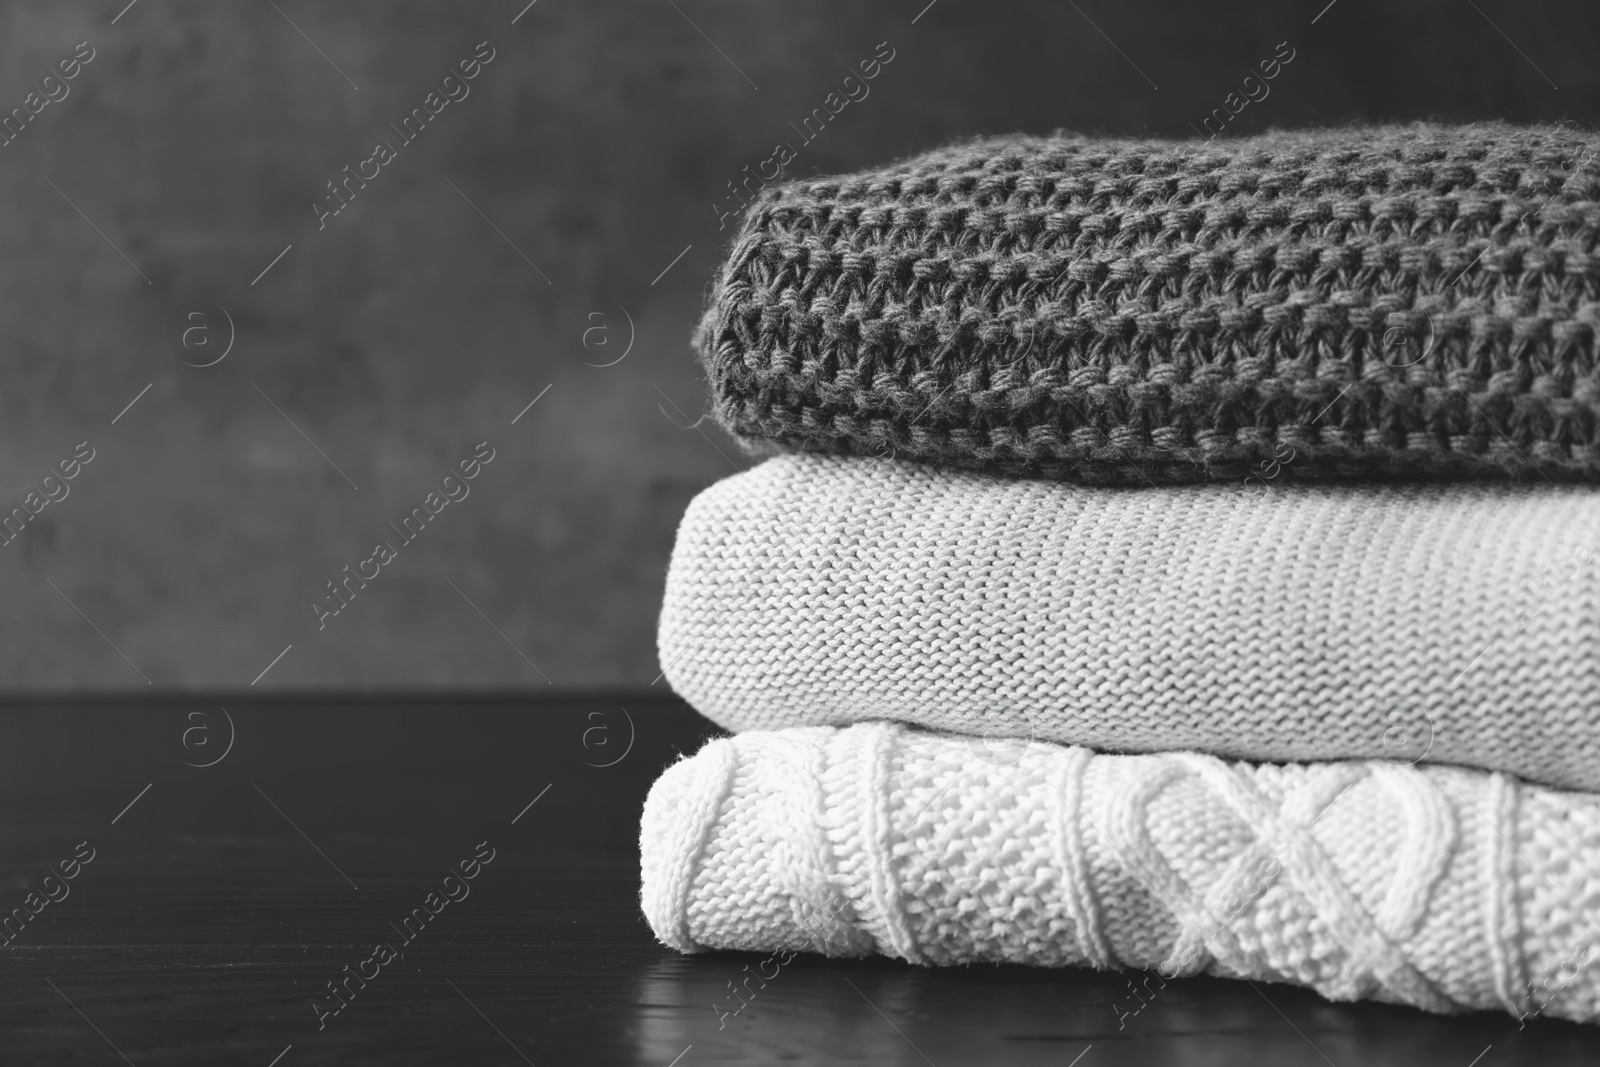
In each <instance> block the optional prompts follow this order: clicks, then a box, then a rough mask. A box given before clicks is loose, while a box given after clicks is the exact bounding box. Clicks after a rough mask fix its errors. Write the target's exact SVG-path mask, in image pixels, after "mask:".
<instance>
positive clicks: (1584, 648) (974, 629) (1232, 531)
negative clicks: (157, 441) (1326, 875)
mask: <svg viewBox="0 0 1600 1067" xmlns="http://www.w3.org/2000/svg"><path fill="white" fill-rule="evenodd" d="M1597 605H1600V492H1597V491H1596V490H1595V489H1594V488H1592V487H1587V486H1560V487H1552V486H1547V485H1544V484H1543V483H1540V484H1539V485H1537V486H1511V485H1504V484H1495V483H1474V484H1463V485H1437V484H1429V485H1391V486H1343V485H1326V484H1322V485H1309V484H1308V485H1292V486H1287V487H1284V488H1282V489H1279V490H1274V491H1272V492H1270V493H1267V494H1263V495H1262V496H1260V497H1259V498H1258V497H1255V496H1248V495H1245V494H1243V493H1241V492H1239V491H1237V490H1230V489H1228V488H1225V487H1222V486H1185V487H1163V488H1154V489H1153V488H1148V487H1147V488H1145V489H1142V490H1130V489H1121V488H1097V487H1085V486H1079V485H1069V484H1062V483H1053V482H1048V481H1038V480H1016V479H1001V478H993V477H984V476H979V475H973V474H965V473H954V472H941V471H937V470H934V469H933V468H930V467H928V466H926V465H923V464H910V463H901V462H896V461H892V460H872V459H863V458H859V457H855V458H847V457H826V456H815V455H790V456H783V457H779V458H776V459H772V460H768V461H767V462H765V463H763V464H761V465H760V466H758V467H756V468H754V469H752V470H750V471H747V472H745V473H742V474H739V475H735V476H733V477H730V478H728V479H726V480H724V481H722V482H720V483H718V484H716V485H713V486H712V487H710V488H709V489H707V490H705V491H704V492H703V493H701V494H700V495H699V496H698V497H696V498H695V500H694V501H693V502H692V503H691V504H690V506H689V508H688V510H687V512H686V514H685V515H684V518H683V522H682V525H681V526H680V528H679V531H678V538H677V544H676V546H675V547H674V550H673V555H672V562H671V566H670V568H669V570H668V573H667V581H666V594H665V599H664V602H663V606H662V612H661V622H660V631H659V651H660V656H661V663H662V665H663V667H664V668H665V669H666V676H667V679H668V680H669V681H670V683H671V685H672V687H673V689H674V690H676V691H677V692H678V693H679V694H680V695H681V696H683V697H684V698H685V699H686V700H688V701H689V703H690V704H692V705H693V706H694V707H695V708H696V709H697V710H698V711H700V712H701V713H702V714H704V715H706V716H707V717H709V718H711V719H712V720H714V721H716V722H717V723H718V724H720V725H722V726H724V727H726V728H728V729H731V730H748V729H773V728H781V727H787V726H803V725H820V724H845V723H851V722H862V721H867V720H874V719H884V720H891V721H897V722H905V723H915V724H918V725H921V726H925V727H928V728H930V729H938V730H949V731H952V732H956V733H961V734H967V735H972V736H974V738H975V740H974V744H982V742H979V741H977V740H976V738H978V737H983V736H986V735H989V736H993V735H1002V734H1011V735H1013V736H1017V737H1021V738H1026V737H1029V736H1032V737H1037V738H1040V739H1043V740H1049V741H1056V742H1061V743H1065V744H1081V745H1086V746H1089V747H1091V748H1095V749H1098V750H1101V751H1124V752H1126V751H1138V752H1156V751H1163V750H1175V749H1196V750H1199V751H1203V752H1210V753H1212V754H1215V755H1220V756H1229V757H1237V758H1243V759H1253V760H1268V761H1283V760H1329V759H1349V758H1365V759H1371V758H1386V759H1396V760H1400V761H1404V762H1409V761H1414V760H1418V759H1425V760H1427V761H1430V762H1432V761H1438V762H1445V763H1456V764H1461V765H1465V766H1470V767H1478V768H1482V769H1485V770H1499V771H1505V772H1509V773H1513V774H1517V775H1519V776H1521V777H1523V778H1525V779H1528V780H1530V781H1535V782H1542V783H1545V784H1550V785H1557V786H1561V787H1564V788H1576V789H1586V790H1593V791H1600V717H1597V716H1596V715H1595V710H1594V709H1595V705H1596V699H1597V692H1600V689H1597V686H1600V643H1597V641H1596V632H1597V631H1596V626H1597V624H1600V608H1597ZM1419 817H1420V816H1419Z"/></svg>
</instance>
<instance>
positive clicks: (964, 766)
mask: <svg viewBox="0 0 1600 1067" xmlns="http://www.w3.org/2000/svg"><path fill="white" fill-rule="evenodd" d="M1597 145H1600V139H1597V138H1595V137H1593V136H1590V135H1587V134H1584V133H1582V132H1581V131H1578V130H1575V129H1571V128H1565V127H1546V128H1533V129H1527V128H1513V127H1508V126H1502V125H1483V126H1470V127H1461V128H1441V127H1437V126H1413V127H1405V128H1382V129H1347V130H1335V131H1330V130H1324V131H1315V132H1296V133H1272V134H1268V135H1266V136H1262V137H1257V138H1253V139H1245V140H1234V141H1229V142H1211V143H1206V142H1198V141H1190V142H1166V141H1150V140H1142V141H1134V140H1108V139H1103V138H1083V137H1073V136H1056V137H1051V138H1043V139H1040V138H1025V137H1012V138H1005V139H998V140H986V141H979V142H975V143H968V144H963V145H959V146H956V147H952V148H948V149H945V150H941V151H937V152H933V153H930V154H927V155H924V156H921V157H919V158H915V159H911V160H909V161H905V162H901V163H897V164H894V165H892V166H889V167H885V168H883V169H881V170H877V171H873V172H870V173H865V174H859V175H853V176H848V177H843V178H832V179H821V180H811V181H799V182H793V183H790V184H787V185H783V186H778V187H774V188H772V189H769V190H767V191H765V192H763V193H762V194H761V195H760V196H759V197H757V199H756V200H755V201H754V202H753V203H752V204H751V205H750V207H749V208H748V210H747V211H746V214H745V218H744V221H743V227H742V230H741V232H740V234H739V236H738V237H737V239H736V241H735V242H734V245H733V247H732V251H731V254H730V258H729V260H728V262H727V263H726V265H725V266H724V267H723V268H722V270H721V272H720V274H719V275H718V277H717V280H716V284H715V287H714V290H713V292H712V295H711V300H710V307H709V310H708V311H707V313H706V316H705V319H704V321H703V323H702V325H701V328H700V331H699V333H698V335H697V344H698V347H699V350H700V353H701V356H702V358H703V361H704V364H705V367H706V370H707V373H708V375H709V378H710V382H711V388H712V393H713V399H714V411H715V414H716V417H717V418H718V420H719V421H720V422H721V423H722V425H723V426H724V427H725V428H727V429H728V430H729V431H731V432H732V433H733V434H735V435H737V436H738V437H739V438H740V439H741V440H742V441H743V442H744V443H745V444H746V445H747V446H748V447H749V449H750V450H751V451H752V453H755V454H760V455H763V456H766V457H768V458H765V460H764V462H761V463H760V464H759V465H758V466H756V467H754V469H752V470H749V471H747V472H745V473H742V474H739V475H736V476H735V477H732V478H729V479H727V480H726V481H724V482H722V483H720V484H718V485H715V486H713V487H711V488H710V489H708V490H706V491H705V492H704V493H702V494H701V495H700V496H699V497H698V498H697V499H696V500H695V501H694V502H693V503H692V504H691V505H690V507H689V511H688V514H687V515H686V516H685V518H684V520H683V525H682V527H681V529H680V531H679V534H678V540H677V545H676V548H675V550H674V553H673V558H672V564H671V569H670V572H669V574H668V578H667V590H666V601H665V605H664V607H663V610H662V615H661V626H660V653H661V661H662V664H663V666H664V667H665V672H666V676H667V677H668V679H669V680H670V682H671V684H672V686H673V688H674V689H676V690H677V692H678V693H680V694H681V695H682V696H683V697H684V698H686V699H687V700H688V701H689V702H690V703H691V704H693V705H694V707H695V708H697V709H698V710H700V711H701V712H702V713H704V714H705V715H706V716H708V717H709V718H711V719H712V720H714V721H715V722H717V723H718V724H720V725H722V726H724V727H727V728H729V729H731V730H733V731H735V735H734V736H732V737H728V738H723V739H719V740H715V741H712V742H711V743H709V744H707V745H706V746H705V747H704V749H702V750H701V751H700V752H699V753H698V754H696V755H694V756H692V757H690V758H687V759H684V760H682V761H680V762H678V763H677V764H675V765H674V766H672V767H670V768H669V769H668V770H667V771H666V772H665V773H664V774H663V775H662V777H661V779H660V781H658V782H657V783H656V785H655V787H654V788H653V790H652V791H651V794H650V797H649V800H648V801H647V803H646V806H645V810H644V814H643V826H642V833H641V838H640V844H641V850H642V870H643V891H642V903H643V907H644V912H645V914H646V916H647V917H648V919H649V921H650V923H651V925H652V927H653V928H654V930H655V932H656V934H657V935H658V936H659V937H660V938H661V940H662V941H664V942H665V943H666V944H668V945H671V946H673V947H674V948H677V949H679V950H681V951H684V952H692V951H698V950H703V949H718V948H722V949H746V950H759V951H773V950H790V951H803V950H809V951H815V952H822V953H827V954H829V955H835V956H859V955H865V954H870V953H882V954H885V955H890V956H895V957H899V958H901V959H904V960H908V961H912V962H916V963H922V964H960V963H970V962H976V961H1010V962H1020V963H1030V964H1038V965H1048V966H1058V965H1077V966H1085V965H1087V966H1093V967H1123V968H1138V967H1148V968H1160V969H1161V970H1162V972H1163V973H1164V974H1166V975H1175V974H1196V973H1208V974H1214V975H1226V976H1234V977H1245V978H1251V979H1257V980H1266V981H1275V982H1291V983H1296V984H1299V985H1304V986H1309V987H1311V988H1313V989H1315V990H1317V991H1319V992H1320V993H1322V994H1323V995H1325V996H1327V997H1330V998H1334V999H1340V1000H1348V999H1355V998H1364V997H1365V998H1375V999H1379V1000H1387V1001H1393V1002H1399V1003H1405V1004H1411V1005H1415V1006H1417V1007H1420V1008H1424V1009H1428V1010H1432V1011H1454V1010H1462V1009H1481V1008H1503V1009H1504V1010H1507V1011H1510V1012H1512V1013H1513V1014H1515V1015H1517V1016H1519V1017H1522V1018H1524V1019H1526V1018H1529V1017H1532V1016H1537V1015H1545V1016H1552V1017H1561V1018H1568V1019H1577V1020H1593V1019H1595V1018H1597V1016H1600V968H1596V967H1593V966H1591V962H1592V960H1591V957H1592V956H1594V955H1595V954H1596V953H1595V952H1594V949H1595V947H1596V946H1597V944H1600V581H1597V564H1596V555H1597V552H1600V491H1597V490H1596V488H1595V485H1596V483H1597V482H1600V360H1597V349H1596V333H1597V329H1600V250H1597V248H1596V243H1597V240H1600V163H1597V162H1596V161H1595V160H1594V159H1593V155H1594V152H1595V148H1596V146H1597Z"/></svg>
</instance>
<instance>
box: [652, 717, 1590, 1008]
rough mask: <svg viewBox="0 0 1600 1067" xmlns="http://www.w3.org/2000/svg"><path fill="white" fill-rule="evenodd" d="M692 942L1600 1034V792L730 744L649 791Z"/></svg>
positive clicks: (1394, 773) (798, 734) (1354, 770)
mask: <svg viewBox="0 0 1600 1067" xmlns="http://www.w3.org/2000/svg"><path fill="white" fill-rule="evenodd" d="M639 846H640V851H641V857H642V873H643V889H642V893H641V900H642V904H643V909H644V913H645V915H646V917H647V918H648V919H649V922H650V925H651V927H652V929H654V931H655V933H656V936H657V937H659V938H660V939H661V940H662V941H663V942H665V943H666V944H668V945H670V946H672V947H673V948H676V949H678V950H680V951H683V952H694V951H698V950H701V949H740V950H750V951H759V952H768V951H774V950H785V949H787V950H792V951H800V950H810V951H815V952H824V953H827V954H828V955H832V956H865V955H868V954H872V953H882V954H884V955H889V956H895V957H898V958H900V959H903V960H907V961H910V962H913V963H921V964H937V965H949V964H962V963H973V962H981V961H1006V962H1017V963H1029V964H1037V965H1044V966H1064V965H1083V964H1088V965H1091V966H1094V967H1102V968H1104V967H1130V968H1131V967H1149V968H1161V969H1162V973H1164V974H1165V975H1168V976H1172V975H1178V974H1195V973H1208V974H1213V975H1221V976H1230V977H1245V978H1252V979H1257V980H1265V981H1273V982H1288V983H1293V984H1297V985H1303V986H1309V987H1311V988H1312V989H1315V990H1316V991H1318V992H1319V993H1321V994H1322V995H1323V996H1326V997H1329V998H1332V999H1336V1000H1353V999H1358V998H1373V999H1378V1000H1386V1001H1392V1002H1398V1003H1402V1004H1410V1005H1414V1006H1416V1007H1419V1008H1423V1009H1426V1010H1429V1011H1440V1012H1443V1011H1453V1010H1460V1009H1482V1008H1503V1009H1504V1010H1506V1011H1509V1012H1511V1013H1513V1014H1515V1015H1518V1016H1525V1015H1530V1014H1544V1015H1548V1016H1551V1017H1556V1018H1565V1019H1573V1020H1592V1019H1593V1018H1595V1016H1596V1012H1597V1010H1600V972H1597V969H1596V968H1594V967H1591V966H1589V963H1590V957H1591V955H1592V953H1593V946H1594V944H1595V939H1596V938H1597V937H1600V934H1597V932H1596V930H1595V928H1594V926H1593V925H1592V924H1593V923H1594V921H1595V919H1596V918H1600V913H1597V910H1596V909H1597V905H1600V888H1597V887H1600V797H1597V796H1593V795H1588V794H1580V793H1563V792H1556V791H1552V790H1548V789H1543V788H1540V787H1537V786H1531V785H1522V784H1518V783H1517V782H1516V781H1515V780H1513V779H1511V778H1509V777H1506V776H1502V775H1498V774H1489V773H1485V772H1482V771H1468V770H1462V769H1458V768H1451V767H1416V768H1413V767H1406V766H1400V765H1396V764H1391V763H1385V762H1381V761H1372V762H1363V763H1332V764H1329V763H1320V764H1309V765H1290V766H1272V765H1263V766H1253V765H1250V764H1242V763H1235V764H1229V763H1224V762H1222V761H1220V760H1218V759H1216V758H1214V757H1210V756H1200V755H1194V754H1184V753H1179V754H1167V755H1160V756H1105V755H1095V754H1094V753H1092V752H1090V751H1089V750H1088V749H1083V748H1066V747H1061V746H1056V745H1048V744H1039V743H1034V744H1030V745H1026V746H1021V747H1019V748H1018V749H1015V750H1011V751H1008V752H1004V753H997V752H996V751H995V750H993V749H990V748H987V747H984V746H983V745H981V744H980V743H978V742H975V741H969V740H963V739H960V738H955V737H949V736H941V735H935V734H924V733H920V732H916V731H912V730H908V729H907V728H905V727H900V726H894V725H889V724H882V723H874V724H862V725H858V726H853V727H850V728H848V729H842V730H840V729H834V728H829V727H812V728H797V729H791V730H780V731H771V732H760V731H758V732H753V733H748V734H741V735H739V736H737V737H733V738H728V739H723V740H718V741H713V742H711V743H710V744H709V745H707V746H706V747H705V748H704V749H703V750H701V752H700V753H699V754H697V755H695V756H693V757H691V758H689V759H686V760H683V761H680V762H679V763H677V764H675V765H674V766H672V767H671V768H669V769H668V770H667V771H666V773H665V774H663V775H662V777H661V779H660V780H659V781H658V782H657V783H656V785H655V786H654V788H653V789H652V790H651V792H650V796H649V799H648V800H647V801H646V803H645V809H644V817H643V824H642V828H641V832H640V838H639Z"/></svg>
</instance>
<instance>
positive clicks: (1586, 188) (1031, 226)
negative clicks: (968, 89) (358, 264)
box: [696, 124, 1600, 484]
mask: <svg viewBox="0 0 1600 1067" xmlns="http://www.w3.org/2000/svg"><path fill="white" fill-rule="evenodd" d="M1597 148H1600V138H1597V137H1595V136H1594V135H1592V134H1590V133H1585V132H1582V131H1579V130H1577V129H1574V128H1569V127H1540V128H1532V129H1524V128H1514V127H1510V126H1505V125H1499V124H1491V125H1479V126H1467V127H1459V128H1447V127H1439V126H1423V125H1418V126H1411V127H1387V128H1376V129H1339V130H1322V131H1308V132H1277V133H1270V134H1267V135H1265V136H1260V137H1254V138H1248V139H1240V140H1231V141H1214V142H1204V141H1149V140H1145V141H1136V140H1110V139H1104V138H1094V137H1077V136H1057V137H1052V138H1033V137H1009V138H1000V139H990V140H982V141H976V142H972V143H969V144H962V145H957V146H954V147H950V148H945V149H942V150H939V151H936V152H931V153H928V154H927V155H923V156H919V157H917V158H914V159H910V160H906V161H903V162H899V163H895V164H892V165H890V166H887V167H884V168H883V169H881V170H877V171H871V172H868V173H863V174H856V175H850V176H846V177H840V178H827V179H818V180H812V181H799V182H792V183H789V184H786V185H782V186H778V187H774V188H772V189H769V190H765V191H763V192H762V193H761V194H759V195H758V197H757V198H756V200H755V201H754V202H753V203H752V204H751V206H750V207H749V208H748V209H747V211H746V212H745V215H744V219H743V225H742V228H741V231H740V233H739V235H738V237H737V238H736V239H735V241H734V244H733V248H732V252H731V255H730V256H729V259H728V261H727V263H726V264H725V265H724V266H723V268H722V270H721V271H720V273H719V274H718V276H717V279H716V284H715V288H714V290H713V292H712V294H711V299H710V307H709V308H708V310H707V312H706V314H705V317H704V319H703V321H702V322H701V324H700V327H699V329H698V331H697V333H696V344H697V346H698V348H699V350H700V353H701V356H702V358H703V360H704V362H705V366H706V369H707V371H708V373H709V376H710V381H711V389H712V394H713V409H714V412H715V414H716V417H717V418H718V419H719V420H720V421H721V422H722V424H723V425H724V426H725V427H727V428H728V429H729V430H730V431H732V432H733V433H734V434H736V435H738V436H740V437H741V438H744V439H746V443H747V445H749V446H750V447H752V448H754V449H757V450H760V449H762V448H771V447H774V446H777V447H781V448H791V449H808V450H819V451H827V452H844V453H864V454H876V455H883V456H887V455H895V456H898V457H899V458H902V459H912V460H922V461H926V462H932V463H938V464H941V465H945V466H954V467H962V468H969V469H978V470H987V471H992V472H999V473H1005V474H1013V475H1032V476H1041V477H1051V478H1063V479H1072V480H1081V481H1087V482H1098V483H1124V484H1144V483H1145V482H1147V481H1148V482H1183V481H1192V480H1201V479H1205V478H1209V477H1220V476H1230V477H1232V476H1237V475H1242V474H1245V473H1248V472H1249V471H1250V470H1251V469H1252V468H1257V467H1259V466H1260V465H1262V464H1266V463H1271V462H1272V461H1273V460H1275V459H1276V460H1280V461H1281V460H1283V459H1284V458H1285V457H1286V456H1287V455H1289V454H1290V449H1292V450H1293V453H1292V454H1293V459H1292V460H1291V461H1289V462H1288V463H1287V464H1285V465H1284V467H1283V469H1284V470H1286V471H1287V472H1288V473H1289V474H1290V476H1293V477H1302V478H1339V477H1359V478H1382V477H1481V476H1496V475H1502V476H1503V475H1505V474H1511V475H1514V476H1518V477H1523V478H1533V479H1535V480H1537V479H1538V478H1539V476H1540V475H1541V474H1542V475H1544V476H1545V477H1547V478H1550V479H1555V480H1560V479H1563V478H1564V479H1567V480H1572V479H1597V478H1600V367H1597V358H1596V326H1597V321H1600V255H1597V253H1596V248H1595V245H1596V239H1597V235H1600V160H1597V159H1596V158H1595V156H1596V150H1597Z"/></svg>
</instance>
